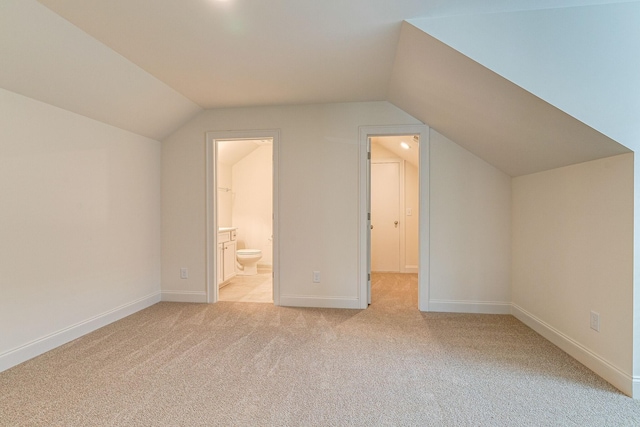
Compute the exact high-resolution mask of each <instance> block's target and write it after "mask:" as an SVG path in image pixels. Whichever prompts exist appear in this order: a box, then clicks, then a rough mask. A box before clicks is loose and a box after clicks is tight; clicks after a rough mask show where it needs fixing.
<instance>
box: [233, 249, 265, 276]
mask: <svg viewBox="0 0 640 427" xmlns="http://www.w3.org/2000/svg"><path fill="white" fill-rule="evenodd" d="M236 258H237V259H238V275H240V276H252V275H254V274H258V261H259V260H260V258H262V251H261V250H260V249H238V250H237V251H236Z"/></svg>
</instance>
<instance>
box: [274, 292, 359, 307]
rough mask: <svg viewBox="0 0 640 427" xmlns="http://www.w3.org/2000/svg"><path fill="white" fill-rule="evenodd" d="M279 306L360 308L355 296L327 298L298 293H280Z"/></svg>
mask: <svg viewBox="0 0 640 427" xmlns="http://www.w3.org/2000/svg"><path fill="white" fill-rule="evenodd" d="M279 305H280V306H284V307H320V308H357V309H359V308H360V301H359V300H358V299H357V298H327V297H308V296H299V295H280V304H279Z"/></svg>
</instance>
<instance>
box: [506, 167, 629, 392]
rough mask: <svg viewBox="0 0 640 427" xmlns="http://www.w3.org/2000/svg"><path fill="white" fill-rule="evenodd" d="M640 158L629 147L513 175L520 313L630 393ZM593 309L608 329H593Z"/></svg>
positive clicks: (516, 306)
mask: <svg viewBox="0 0 640 427" xmlns="http://www.w3.org/2000/svg"><path fill="white" fill-rule="evenodd" d="M633 159H634V158H633V154H623V155H620V156H616V157H610V158H606V159H601V160H596V161H592V162H587V163H582V164H577V165H573V166H568V167H564V168H560V169H554V170H551V171H547V172H541V173H537V174H533V175H527V176H522V177H518V178H514V180H513V270H512V271H513V288H512V289H513V290H512V292H513V304H514V310H515V311H514V314H516V316H518V317H519V318H520V319H521V320H523V321H525V323H527V324H529V325H530V326H532V327H533V328H534V329H536V330H538V331H539V332H540V333H542V334H543V335H545V336H546V337H547V338H549V339H551V340H552V341H553V342H555V343H556V344H557V345H559V346H561V347H562V348H563V349H564V350H566V351H568V352H569V353H570V354H572V355H573V356H574V357H576V358H578V360H580V361H582V362H583V363H585V364H587V366H589V367H590V368H591V369H594V370H595V371H596V372H598V373H599V374H600V375H602V376H604V377H605V378H606V379H607V380H609V381H610V382H612V383H613V384H614V385H616V386H618V387H619V388H621V389H622V390H623V391H625V392H627V393H629V392H630V388H629V385H630V384H631V372H632V342H633V341H632V324H633V305H632V295H633ZM592 310H593V311H595V312H597V313H599V314H600V321H601V329H600V332H595V331H593V330H592V329H590V324H589V315H590V312H591V311H592ZM625 376H626V378H625ZM622 380H625V381H622ZM621 381H622V382H621ZM625 382H626V384H625Z"/></svg>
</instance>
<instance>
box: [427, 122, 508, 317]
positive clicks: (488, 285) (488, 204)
mask: <svg viewBox="0 0 640 427" xmlns="http://www.w3.org/2000/svg"><path fill="white" fill-rule="evenodd" d="M430 141H431V156H430V157H431V159H430V160H431V165H430V171H429V173H430V176H431V177H430V182H431V202H430V213H429V214H430V223H431V241H430V243H429V245H430V253H431V263H430V265H431V272H430V292H429V308H430V309H431V310H436V311H461V312H481V313H482V312H486V313H509V312H510V307H511V305H510V303H511V294H510V281H511V280H510V269H511V261H510V260H511V178H510V177H509V176H508V175H506V174H505V173H503V172H501V171H499V170H498V169H496V168H495V167H493V166H491V165H490V164H488V163H486V162H485V161H483V160H481V159H480V158H478V157H476V156H475V155H473V154H472V153H470V152H468V151H466V150H465V149H464V148H462V147H460V146H459V145H457V144H455V143H454V142H453V141H451V140H449V139H447V138H446V137H444V136H443V135H441V134H439V133H438V132H436V131H434V130H431V132H430Z"/></svg>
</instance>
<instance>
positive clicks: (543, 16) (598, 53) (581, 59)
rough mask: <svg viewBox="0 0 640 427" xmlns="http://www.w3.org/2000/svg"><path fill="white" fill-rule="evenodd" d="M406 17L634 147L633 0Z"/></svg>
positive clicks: (636, 13)
mask: <svg viewBox="0 0 640 427" xmlns="http://www.w3.org/2000/svg"><path fill="white" fill-rule="evenodd" d="M409 22H410V23H411V24H413V25H415V26H416V27H418V28H420V29H421V30H423V31H425V32H426V33H428V34H429V35H431V36H433V37H435V38H437V39H438V40H440V41H442V42H444V43H445V44H447V45H448V46H451V47H452V48H454V49H455V50H457V51H459V52H461V53H463V54H464V55H466V56H468V57H469V58H471V59H473V60H474V61H477V62H478V63H480V64H482V65H484V66H485V67H487V68H489V69H491V70H493V71H495V72H496V73H498V74H500V75H501V76H503V77H505V78H506V79H507V80H509V81H512V82H514V83H515V84H517V85H519V86H521V87H522V88H524V89H526V90H527V91H529V92H531V93H533V94H535V95H536V96H539V97H540V98H542V99H544V100H545V101H547V102H549V103H550V104H552V105H555V106H556V107H558V108H560V109H561V110H562V111H564V112H566V113H568V114H571V115H572V116H574V117H575V118H577V119H578V120H580V121H582V122H584V123H587V124H589V125H590V126H591V127H593V128H594V129H597V130H598V131H599V132H602V133H603V134H605V135H607V136H609V137H610V138H613V139H615V140H616V141H618V142H619V143H621V144H623V145H625V146H627V147H629V148H633V149H638V148H640V122H639V121H638V117H640V55H639V54H638V52H640V25H639V23H640V1H633V2H625V3H617V4H608V5H591V6H582V7H571V8H555V9H545V10H536V11H527V12H509V13H485V14H480V15H478V14H476V15H461V16H449V17H441V18H420V19H412V20H410V21H409Z"/></svg>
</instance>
